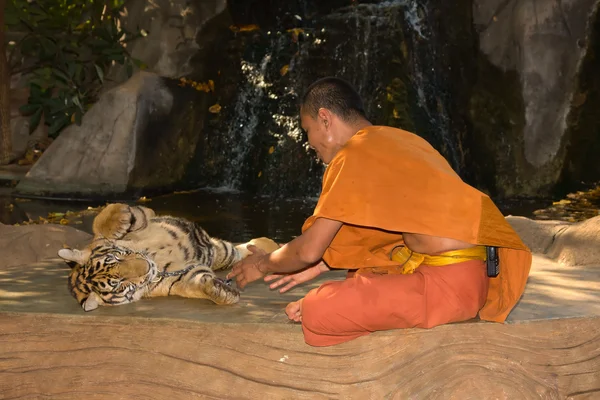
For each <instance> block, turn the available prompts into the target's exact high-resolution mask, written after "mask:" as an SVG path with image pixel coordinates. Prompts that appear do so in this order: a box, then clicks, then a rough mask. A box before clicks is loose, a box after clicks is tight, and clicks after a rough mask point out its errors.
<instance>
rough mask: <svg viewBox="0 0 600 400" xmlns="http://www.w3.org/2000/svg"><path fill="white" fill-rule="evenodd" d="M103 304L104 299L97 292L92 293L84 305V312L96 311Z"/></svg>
mask: <svg viewBox="0 0 600 400" xmlns="http://www.w3.org/2000/svg"><path fill="white" fill-rule="evenodd" d="M100 303H102V299H101V298H100V296H98V295H97V294H96V293H95V292H92V293H90V295H89V296H88V298H87V300H86V301H85V302H84V303H83V304H82V307H83V311H86V312H88V311H94V310H95V309H96V308H98V306H99V305H100Z"/></svg>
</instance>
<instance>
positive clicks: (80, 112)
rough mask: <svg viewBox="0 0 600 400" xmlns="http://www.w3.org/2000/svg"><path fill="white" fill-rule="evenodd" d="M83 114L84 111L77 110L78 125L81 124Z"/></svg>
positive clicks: (76, 120)
mask: <svg viewBox="0 0 600 400" xmlns="http://www.w3.org/2000/svg"><path fill="white" fill-rule="evenodd" d="M82 116H83V111H81V110H77V111H75V123H76V124H77V126H81V117H82Z"/></svg>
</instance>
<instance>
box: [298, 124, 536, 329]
mask: <svg viewBox="0 0 600 400" xmlns="http://www.w3.org/2000/svg"><path fill="white" fill-rule="evenodd" d="M320 217H323V218H328V219H333V220H338V221H342V222H343V223H344V225H343V226H342V228H341V229H340V231H339V232H338V234H337V235H336V236H335V238H334V240H333V241H332V243H331V245H330V246H329V248H328V249H327V251H326V252H325V254H324V256H323V259H324V260H325V262H326V263H327V264H328V265H329V266H330V267H331V268H340V269H349V270H352V269H360V268H363V267H385V266H391V265H395V262H394V261H392V260H391V259H390V251H391V250H392V248H393V247H395V246H397V245H399V244H402V243H403V241H402V232H410V233H420V234H426V235H432V236H439V237H446V238H452V239H457V240H461V241H464V242H467V243H471V244H475V245H486V246H496V247H498V248H499V251H498V254H499V259H500V274H499V275H498V277H495V278H489V281H488V282H486V284H487V285H489V289H488V290H487V297H486V300H485V304H484V305H483V307H482V308H481V309H480V310H479V317H480V318H481V319H482V320H487V321H495V322H504V320H505V319H506V317H507V316H508V314H509V313H510V311H511V310H512V308H513V307H514V306H515V305H516V303H517V301H518V300H519V298H520V297H521V295H522V293H523V290H524V288H525V283H526V281H527V277H528V275H529V269H530V266H531V252H530V250H529V249H528V248H527V247H526V246H525V245H524V244H523V242H522V241H521V239H520V238H519V236H518V235H517V233H516V232H515V231H514V230H513V229H512V227H511V226H510V225H509V224H508V222H507V221H506V220H505V218H504V216H503V215H502V213H501V212H500V211H499V210H498V208H497V207H496V206H495V205H494V203H493V202H492V200H491V199H490V198H489V196H487V195H485V194H484V193H482V192H480V191H479V190H477V189H475V188H473V187H472V186H470V185H468V184H466V183H465V182H463V181H462V179H461V178H460V177H459V176H458V175H457V174H456V173H455V172H454V170H453V169H452V168H451V167H450V165H449V164H448V162H447V161H446V159H445V158H444V157H443V156H442V155H440V154H439V152H438V151H436V150H435V149H434V148H433V147H432V146H431V145H430V144H429V143H428V142H427V141H425V140H424V139H422V138H421V137H419V136H417V135H414V134H412V133H410V132H406V131H403V130H400V129H395V128H390V127H383V126H369V127H367V128H365V129H363V130H361V131H359V132H357V133H356V134H355V135H354V136H353V137H352V138H351V139H350V140H349V141H348V142H347V143H346V145H345V146H344V147H343V148H342V149H341V150H340V151H339V152H338V154H336V156H335V157H334V159H333V160H332V161H331V163H330V164H329V165H328V166H327V169H326V170H325V174H324V176H323V187H322V191H321V195H320V198H319V201H318V203H317V206H316V207H315V210H314V213H313V215H312V216H311V217H309V218H308V219H307V220H306V222H305V223H304V225H303V227H302V231H303V232H304V231H305V230H306V229H308V228H309V227H310V226H311V225H312V224H313V223H314V221H315V220H316V219H317V218H320ZM435 268H446V267H435ZM419 269H421V268H419ZM313 295H314V293H313ZM303 313H304V311H303ZM303 319H304V316H303Z"/></svg>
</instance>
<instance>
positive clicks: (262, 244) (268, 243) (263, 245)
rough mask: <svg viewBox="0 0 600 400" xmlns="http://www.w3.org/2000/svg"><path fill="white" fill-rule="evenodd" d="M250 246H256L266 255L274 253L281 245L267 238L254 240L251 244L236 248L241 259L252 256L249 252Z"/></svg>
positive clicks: (247, 243)
mask: <svg viewBox="0 0 600 400" xmlns="http://www.w3.org/2000/svg"><path fill="white" fill-rule="evenodd" d="M249 245H252V246H256V247H258V248H259V249H260V250H262V251H264V252H265V253H272V252H274V251H275V250H277V249H278V248H279V245H278V244H277V243H276V242H275V241H273V240H271V239H269V238H267V237H260V238H254V239H252V240H250V241H249V242H246V243H243V244H240V245H237V246H236V248H237V249H238V251H239V252H240V255H241V258H246V257H248V256H249V255H250V254H252V252H251V251H250V250H248V246H249Z"/></svg>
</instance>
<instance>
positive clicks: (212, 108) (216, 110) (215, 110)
mask: <svg viewBox="0 0 600 400" xmlns="http://www.w3.org/2000/svg"><path fill="white" fill-rule="evenodd" d="M208 111H210V112H211V113H213V114H218V113H220V112H221V105H220V104H219V103H217V104H213V105H212V106H210V107H208Z"/></svg>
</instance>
